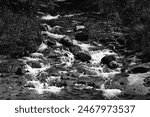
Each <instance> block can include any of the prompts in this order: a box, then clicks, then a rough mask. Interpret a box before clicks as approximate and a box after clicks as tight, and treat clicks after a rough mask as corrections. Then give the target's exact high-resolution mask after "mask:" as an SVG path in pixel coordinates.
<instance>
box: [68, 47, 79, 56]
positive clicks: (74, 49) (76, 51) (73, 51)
mask: <svg viewBox="0 0 150 117" xmlns="http://www.w3.org/2000/svg"><path fill="white" fill-rule="evenodd" d="M69 50H70V52H71V53H73V54H74V55H75V54H77V53H78V52H80V51H81V48H80V47H79V46H76V45H74V46H70V47H69Z"/></svg>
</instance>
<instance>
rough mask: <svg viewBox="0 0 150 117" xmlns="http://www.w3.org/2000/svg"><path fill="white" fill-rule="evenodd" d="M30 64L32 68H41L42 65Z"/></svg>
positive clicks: (37, 63)
mask: <svg viewBox="0 0 150 117" xmlns="http://www.w3.org/2000/svg"><path fill="white" fill-rule="evenodd" d="M28 64H29V65H30V66H31V67H32V68H41V67H42V66H41V64H40V63H39V62H34V61H32V62H28Z"/></svg>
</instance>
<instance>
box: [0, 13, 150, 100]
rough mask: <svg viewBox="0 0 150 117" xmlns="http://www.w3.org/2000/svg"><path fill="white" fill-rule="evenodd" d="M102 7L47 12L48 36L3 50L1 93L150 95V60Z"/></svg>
mask: <svg viewBox="0 0 150 117" xmlns="http://www.w3.org/2000/svg"><path fill="white" fill-rule="evenodd" d="M97 15H98V14H97V13H93V14H90V15H87V14H86V15H85V14H83V13H77V14H68V15H64V16H60V15H57V16H51V15H49V14H48V15H47V14H43V16H39V19H40V20H41V35H42V37H43V42H42V43H41V45H40V46H39V48H37V51H36V52H35V53H31V54H30V55H29V56H24V57H22V58H19V59H8V58H7V57H5V56H0V99H42V100H44V99H46V100H55V99H64V100H65V99H98V100H101V99H149V92H150V63H148V62H146V63H142V59H141V58H138V57H137V56H136V55H135V53H134V52H133V51H132V50H129V49H128V48H127V47H128V42H127V40H126V39H125V38H126V37H127V36H126V35H127V34H124V33H122V30H123V29H122V28H121V26H116V25H114V23H113V22H111V21H104V20H103V19H100V18H99V17H97Z"/></svg>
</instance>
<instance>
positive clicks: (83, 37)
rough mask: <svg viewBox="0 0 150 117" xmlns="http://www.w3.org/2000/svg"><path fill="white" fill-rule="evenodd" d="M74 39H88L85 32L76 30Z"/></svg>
mask: <svg viewBox="0 0 150 117" xmlns="http://www.w3.org/2000/svg"><path fill="white" fill-rule="evenodd" d="M75 39H76V40H77V41H88V40H89V35H88V33H86V32H78V33H76V35H75Z"/></svg>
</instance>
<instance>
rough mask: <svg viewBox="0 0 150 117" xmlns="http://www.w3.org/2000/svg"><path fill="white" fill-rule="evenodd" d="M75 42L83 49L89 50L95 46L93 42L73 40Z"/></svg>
mask: <svg viewBox="0 0 150 117" xmlns="http://www.w3.org/2000/svg"><path fill="white" fill-rule="evenodd" d="M73 44H74V45H77V46H79V47H80V48H81V49H82V50H83V51H89V50H90V48H94V46H93V45H91V44H85V43H82V42H80V41H77V40H73Z"/></svg>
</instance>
